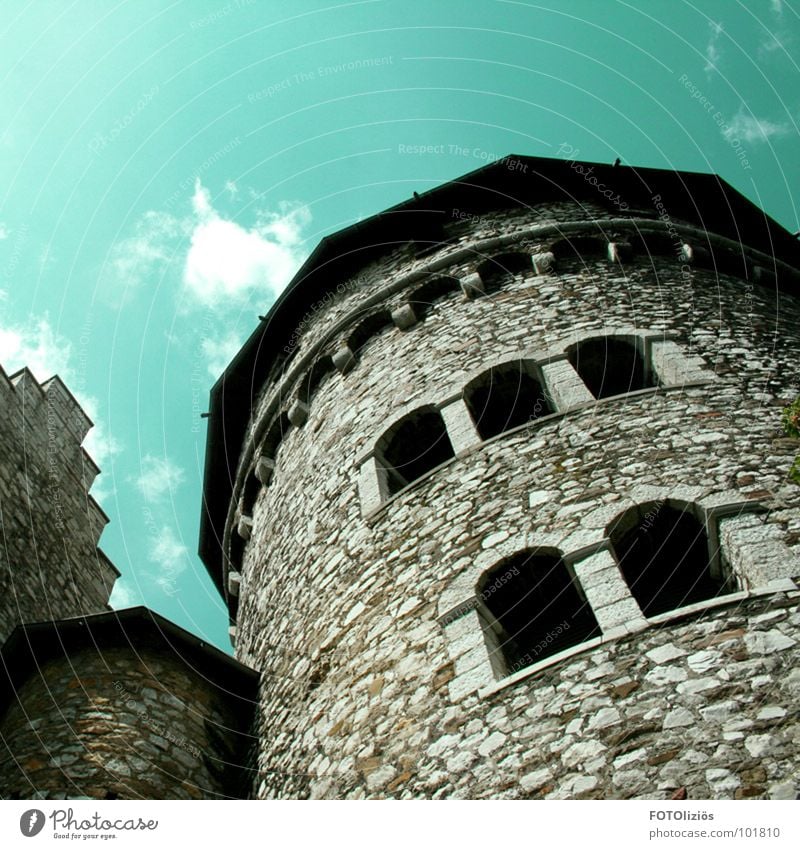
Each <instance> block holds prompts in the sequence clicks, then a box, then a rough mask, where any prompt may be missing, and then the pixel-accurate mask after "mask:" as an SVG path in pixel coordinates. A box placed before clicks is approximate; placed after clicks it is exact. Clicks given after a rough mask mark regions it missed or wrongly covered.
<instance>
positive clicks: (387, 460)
mask: <svg viewBox="0 0 800 849" xmlns="http://www.w3.org/2000/svg"><path fill="white" fill-rule="evenodd" d="M379 454H380V456H381V457H382V459H383V466H384V468H385V470H386V473H387V477H388V484H389V493H390V494H391V495H394V493H396V492H399V491H400V490H401V489H402V488H403V487H404V486H407V485H408V484H410V483H411V482H412V481H415V480H417V478H421V477H422V476H423V475H425V474H427V473H428V472H429V471H430V470H431V469H433V468H435V467H436V466H438V465H439V464H440V463H445V462H446V461H447V460H450V459H451V458H452V457H453V456H454V452H453V446H452V444H451V442H450V437H449V436H448V435H447V428H446V427H445V424H444V420H443V419H442V416H441V414H440V413H439V411H438V410H435V409H433V408H431V407H426V408H423V409H421V410H416V411H415V412H413V413H412V414H411V415H409V416H407V417H406V418H405V419H403V420H402V421H401V422H399V423H398V424H397V425H395V426H394V427H393V428H392V429H391V430H390V431H389V432H388V433H387V434H386V435H385V436H384V437H383V439H382V440H381V444H380V446H379Z"/></svg>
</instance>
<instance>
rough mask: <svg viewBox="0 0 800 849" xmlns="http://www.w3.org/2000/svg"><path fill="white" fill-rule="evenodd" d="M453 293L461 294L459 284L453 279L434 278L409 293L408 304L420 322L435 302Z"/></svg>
mask: <svg viewBox="0 0 800 849" xmlns="http://www.w3.org/2000/svg"><path fill="white" fill-rule="evenodd" d="M454 292H461V284H460V283H459V282H458V280H456V279H455V277H436V278H434V279H433V280H428V281H427V282H426V283H423V284H422V286H420V287H419V288H417V289H415V290H414V291H413V292H412V293H411V297H410V298H409V303H410V304H411V306H412V307H413V308H414V314H415V315H416V316H417V318H418V319H419V320H420V321H422V320H423V319H424V318H426V317H427V316H428V315H429V314H430V312H431V310H432V309H433V307H434V306H435V304H436V302H437V301H440V300H442V298H446V297H447V296H448V295H451V294H453V293H454Z"/></svg>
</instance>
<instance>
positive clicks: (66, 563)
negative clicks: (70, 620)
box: [0, 369, 118, 645]
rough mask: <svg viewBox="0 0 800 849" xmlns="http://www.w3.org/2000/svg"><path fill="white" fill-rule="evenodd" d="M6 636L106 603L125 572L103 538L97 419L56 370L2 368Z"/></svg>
mask: <svg viewBox="0 0 800 849" xmlns="http://www.w3.org/2000/svg"><path fill="white" fill-rule="evenodd" d="M0 405H2V410H3V414H2V416H0V531H1V532H2V539H3V544H2V545H0V645H2V643H3V642H4V640H5V639H6V638H7V637H8V635H9V634H10V632H11V630H12V629H13V627H14V625H16V624H17V623H18V622H24V621H35V620H39V619H41V618H42V617H43V616H45V615H49V616H51V617H53V618H58V617H66V616H77V615H79V614H82V613H92V612H97V611H101V610H105V609H107V607H108V604H107V603H108V598H109V595H110V594H111V590H112V588H113V586H114V581H115V580H116V577H117V575H118V572H117V570H116V569H115V568H114V567H113V565H112V564H111V563H110V562H109V561H108V559H107V558H106V556H105V555H104V554H103V553H102V551H100V550H99V549H98V547H97V543H98V540H99V539H100V534H101V533H102V530H103V528H104V527H105V525H106V523H107V522H108V519H107V517H106V516H105V514H104V513H103V511H102V510H101V509H100V507H99V506H98V505H97V504H96V502H95V501H94V499H93V498H92V497H91V496H90V495H89V494H88V491H89V488H90V486H91V484H92V481H93V480H94V478H95V476H96V475H97V474H98V471H99V470H98V469H97V467H96V466H95V464H94V463H93V462H92V460H91V458H90V457H89V456H88V455H87V454H86V452H85V451H84V450H83V449H82V448H81V442H82V441H83V439H84V437H85V436H86V433H87V432H88V430H89V428H90V427H91V422H90V421H89V419H88V417H87V416H86V414H85V413H84V412H83V410H81V408H80V406H79V405H78V403H77V401H75V399H74V398H73V397H72V395H71V394H70V393H69V391H68V390H67V389H66V387H65V386H64V384H63V383H61V381H60V380H59V379H58V378H57V377H56V378H52V379H51V380H48V381H46V382H45V383H43V384H41V385H40V384H39V383H37V381H36V379H35V378H34V377H33V375H32V374H31V373H30V372H29V371H27V370H23V371H21V372H19V373H17V374H15V375H13V376H12V377H11V378H10V379H9V378H8V377H7V376H6V375H5V373H4V372H3V371H2V369H0Z"/></svg>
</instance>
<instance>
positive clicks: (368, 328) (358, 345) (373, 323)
mask: <svg viewBox="0 0 800 849" xmlns="http://www.w3.org/2000/svg"><path fill="white" fill-rule="evenodd" d="M390 327H394V322H393V321H392V314H391V313H390V312H389V310H378V312H374V313H372V315H370V316H367V318H365V319H364V320H363V321H362V322H361V323H360V324H359V325H358V326H357V327H356V329H355V330H354V331H353V332H352V333H351V334H350V338H349V339H348V340H347V345H348V347H349V348H350V350H351V351H352V352H353V353H354V354H358V353H359V352H360V351H361V349H362V348H363V347H364V346H365V345H366V344H367V342H369V340H370V339H372V338H373V337H374V336H377V335H378V334H379V333H382V332H383V331H384V330H387V329H388V328H390Z"/></svg>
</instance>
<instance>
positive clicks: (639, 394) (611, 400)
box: [358, 380, 712, 524]
mask: <svg viewBox="0 0 800 849" xmlns="http://www.w3.org/2000/svg"><path fill="white" fill-rule="evenodd" d="M711 382H712V381H711V380H695V381H691V382H686V383H680V384H675V385H668V386H651V387H649V388H648V389H637V390H636V391H635V392H624V393H622V394H621V395H610V396H609V397H608V398H596V399H594V400H593V401H587V402H586V403H585V404H576V405H575V406H573V407H569V408H568V409H566V410H560V411H559V412H556V413H550V415H547V416H542V417H541V418H538V419H534V420H533V421H532V422H528V423H526V424H523V425H519V427H514V428H511V429H510V430H505V431H503V432H502V433H498V434H497V436H493V437H491V439H486V440H484V441H483V442H481V443H480V444H479V445H476V446H475V447H474V448H472V449H470V450H469V451H463V452H461V453H459V454H457V455H456V456H455V457H451V458H450V459H449V460H446V461H445V462H444V463H440V464H439V465H438V466H434V467H433V468H432V469H430V471H428V472H426V473H425V474H424V475H422V476H421V477H418V478H417V479H416V480H414V481H412V482H411V483H410V484H408V485H407V486H404V487H403V488H402V489H400V490H398V491H397V492H395V493H394V494H393V495H391V496H390V497H389V498H387V499H386V500H385V501H384V502H382V503H381V504H380V505H379V506H378V507H374V508H373V509H372V510H370V511H369V512H367V513H364V514H363V516H364V520H365V521H366V522H368V523H370V524H372V523H373V522H374V521H375V520H376V519H377V517H378V516H379V515H380V514H381V513H382V512H383V511H384V510H386V509H387V508H388V507H390V506H391V505H392V504H394V502H395V501H397V500H398V499H400V498H402V497H403V496H404V495H407V494H408V493H409V492H411V491H412V490H414V489H416V488H417V487H419V486H422V485H423V484H424V483H426V482H427V481H428V480H429V479H430V478H431V477H433V476H434V475H436V474H438V473H439V472H440V471H441V470H442V469H446V468H447V467H448V466H451V465H452V464H453V463H455V462H456V461H457V460H463V459H464V458H465V457H470V456H471V455H473V454H475V453H477V452H478V451H482V450H483V449H484V447H485V446H486V445H491V444H492V443H494V442H498V441H499V440H501V439H506V438H508V437H509V436H516V435H517V434H520V433H523V432H524V431H526V430H530V431H535V430H537V429H538V428H539V426H540V425H546V424H550V423H551V422H555V421H558V420H559V419H563V418H565V417H566V416H571V415H573V414H574V413H580V412H583V411H585V410H589V409H593V408H595V407H600V406H604V405H605V404H616V403H619V402H620V401H622V400H624V399H638V398H643V397H648V396H650V395H658V394H659V393H665V392H676V391H679V390H683V389H695V388H697V387H701V386H707V385H708V384H709V383H711ZM374 453H375V452H374V451H370V452H369V453H368V454H365V455H364V456H362V457H360V458H359V461H358V465H359V466H360V465H362V464H363V463H365V462H366V461H367V460H369V459H371V458H372V457H373V456H374Z"/></svg>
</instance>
